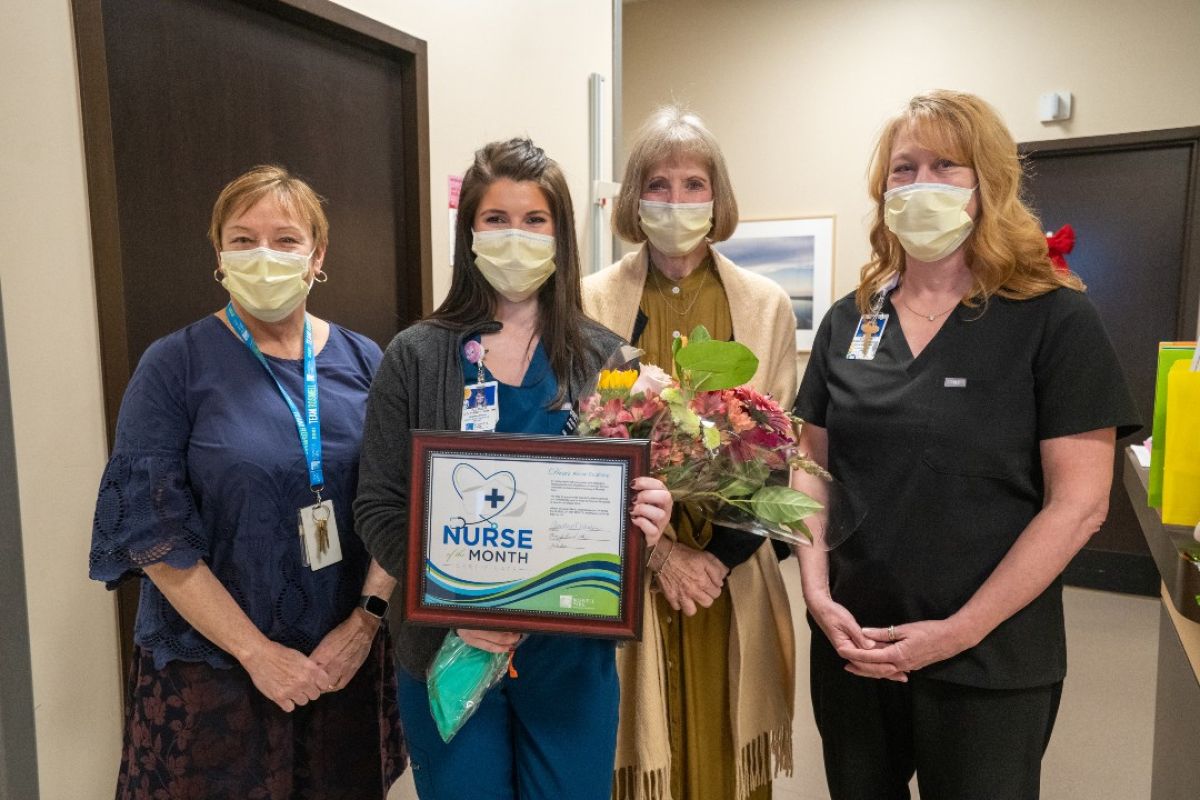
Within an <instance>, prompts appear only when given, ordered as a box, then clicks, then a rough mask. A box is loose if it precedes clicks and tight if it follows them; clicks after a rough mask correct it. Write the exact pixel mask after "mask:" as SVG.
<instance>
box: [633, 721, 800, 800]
mask: <svg viewBox="0 0 1200 800" xmlns="http://www.w3.org/2000/svg"><path fill="white" fill-rule="evenodd" d="M792 768H793V762H792V729H791V727H790V726H789V727H787V728H777V729H776V730H773V731H766V732H764V733H762V734H760V735H759V736H756V737H755V738H754V739H752V740H751V741H750V742H749V744H747V745H746V746H745V747H743V748H742V752H741V753H739V754H738V763H737V800H746V798H748V797H749V796H750V793H751V792H753V791H755V790H756V789H758V788H760V787H762V786H765V785H767V784H768V783H770V782H771V781H772V780H774V778H775V777H776V776H777V775H779V774H780V773H783V774H784V775H787V776H789V777H790V776H791V774H792ZM613 797H614V798H618V796H617V795H615V794H614V795H613Z"/></svg>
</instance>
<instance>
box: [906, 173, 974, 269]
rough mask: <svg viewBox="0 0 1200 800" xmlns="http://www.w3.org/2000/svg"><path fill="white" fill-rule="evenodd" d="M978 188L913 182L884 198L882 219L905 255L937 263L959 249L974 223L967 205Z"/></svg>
mask: <svg viewBox="0 0 1200 800" xmlns="http://www.w3.org/2000/svg"><path fill="white" fill-rule="evenodd" d="M974 191H975V189H967V188H964V187H962V186H951V185H949V184H946V183H910V184H909V185H907V186H898V187H896V188H895V189H890V190H888V191H887V192H886V193H884V195H883V220H884V223H885V224H886V225H887V226H888V230H890V231H891V232H892V233H894V234H896V238H897V239H899V240H900V245H901V246H902V247H903V248H904V252H906V253H908V254H909V255H910V256H912V257H913V258H915V259H916V260H917V261H938V260H940V259H943V258H945V257H946V256H948V255H950V254H951V253H953V252H954V251H955V250H957V249H958V248H959V247H960V246H961V245H962V243H963V242H965V241H966V240H967V237H968V236H970V235H971V229H972V228H974V226H975V223H974V222H972V221H971V215H970V214H968V213H967V204H968V203H970V202H971V195H972V193H974Z"/></svg>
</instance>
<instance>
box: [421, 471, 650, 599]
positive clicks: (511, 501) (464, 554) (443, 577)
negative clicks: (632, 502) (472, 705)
mask: <svg viewBox="0 0 1200 800" xmlns="http://www.w3.org/2000/svg"><path fill="white" fill-rule="evenodd" d="M625 470H626V468H625V464H624V462H621V461H619V460H616V461H603V460H600V461H588V462H581V463H579V464H573V463H571V462H569V461H567V462H564V461H562V460H556V459H547V458H541V457H536V456H529V457H503V458H496V457H486V456H482V455H480V454H470V453H456V454H449V453H447V454H438V455H434V456H433V457H432V458H431V459H430V462H429V477H428V483H427V489H426V491H427V492H428V500H427V504H426V509H427V514H426V528H425V531H424V535H425V543H426V548H425V553H426V562H425V574H424V587H423V595H424V599H423V602H424V603H425V604H428V605H442V606H457V607H476V608H487V609H488V610H490V611H513V612H521V613H523V614H529V613H531V612H532V613H541V614H547V615H554V614H563V613H568V612H569V613H570V614H571V615H573V616H579V615H580V614H584V615H588V616H595V617H597V618H613V619H619V618H620V614H621V601H620V588H621V556H622V548H623V546H624V544H623V543H624V531H625V526H626V523H627V512H626V510H625V509H624V508H623V507H622V504H621V496H622V493H621V492H620V491H614V487H620V486H625V485H627V484H628V482H629V481H628V478H627V476H626V472H625ZM526 487H527V488H528V491H525V488H526Z"/></svg>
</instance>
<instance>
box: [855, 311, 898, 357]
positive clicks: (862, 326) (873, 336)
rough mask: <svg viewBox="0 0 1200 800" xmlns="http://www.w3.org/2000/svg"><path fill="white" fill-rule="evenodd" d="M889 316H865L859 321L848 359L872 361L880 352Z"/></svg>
mask: <svg viewBox="0 0 1200 800" xmlns="http://www.w3.org/2000/svg"><path fill="white" fill-rule="evenodd" d="M888 316H889V315H888V314H863V315H862V316H861V317H859V319H858V327H856V328H855V329H854V337H853V338H851V340H850V349H849V350H847V351H846V358H849V359H855V360H860V361H870V360H872V359H874V358H875V352H876V351H877V350H879V340H880V339H882V338H883V329H884V328H886V327H887V323H888Z"/></svg>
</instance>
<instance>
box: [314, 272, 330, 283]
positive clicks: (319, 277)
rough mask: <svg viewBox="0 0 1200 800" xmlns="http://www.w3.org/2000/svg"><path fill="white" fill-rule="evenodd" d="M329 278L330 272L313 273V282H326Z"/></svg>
mask: <svg viewBox="0 0 1200 800" xmlns="http://www.w3.org/2000/svg"><path fill="white" fill-rule="evenodd" d="M328 280H329V273H326V272H318V273H317V274H316V275H313V283H325V282H326V281H328Z"/></svg>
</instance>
